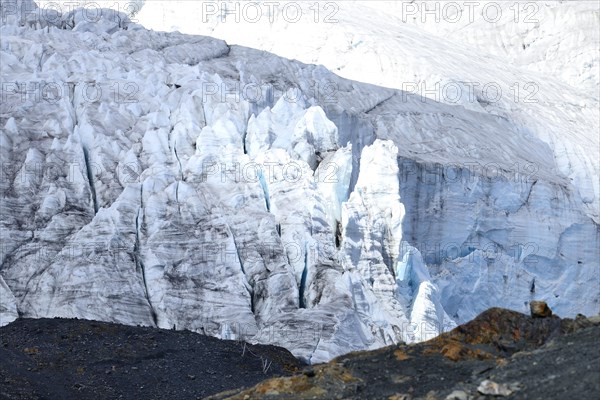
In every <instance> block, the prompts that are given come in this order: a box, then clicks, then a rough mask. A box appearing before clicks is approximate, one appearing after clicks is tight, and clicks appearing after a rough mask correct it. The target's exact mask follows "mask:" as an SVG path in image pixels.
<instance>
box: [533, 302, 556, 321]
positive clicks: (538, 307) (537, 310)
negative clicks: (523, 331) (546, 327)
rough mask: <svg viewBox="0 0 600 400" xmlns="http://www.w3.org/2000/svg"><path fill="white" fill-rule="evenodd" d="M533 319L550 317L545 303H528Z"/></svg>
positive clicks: (549, 311)
mask: <svg viewBox="0 0 600 400" xmlns="http://www.w3.org/2000/svg"><path fill="white" fill-rule="evenodd" d="M529 308H530V310H531V316H532V317H533V318H547V317H551V316H552V310H551V309H550V307H548V304H546V302H545V301H532V302H530V303H529Z"/></svg>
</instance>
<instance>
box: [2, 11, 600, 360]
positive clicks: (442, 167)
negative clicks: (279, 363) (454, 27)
mask: <svg viewBox="0 0 600 400" xmlns="http://www.w3.org/2000/svg"><path fill="white" fill-rule="evenodd" d="M4 4H5V3H3V6H4ZM6 4H8V3H6ZM17 4H24V3H22V2H19V3H17ZM27 4H28V5H27V6H28V7H29V6H31V4H30V3H27ZM77 15H80V17H81V14H77V13H75V14H74V15H73V18H74V20H75V21H77ZM28 18H30V19H29V20H27V22H26V23H23V19H20V18H13V16H9V17H8V18H6V19H5V20H3V23H2V26H1V27H0V29H1V31H0V33H1V35H2V38H3V39H2V48H1V51H2V59H3V70H2V74H3V75H2V78H3V82H4V83H3V86H2V93H1V94H2V98H3V102H2V104H1V105H0V126H1V127H2V130H1V132H0V141H1V142H0V143H1V144H2V146H1V147H0V156H1V161H2V181H1V186H0V189H1V191H2V196H1V197H0V202H1V204H0V206H1V208H0V209H1V210H2V214H1V219H0V222H1V223H2V228H3V229H2V230H1V231H0V234H1V237H2V243H3V247H2V250H3V251H2V254H1V257H2V258H1V259H2V264H1V268H0V276H1V279H0V296H1V300H2V303H1V306H0V322H1V323H2V324H5V323H8V322H9V321H10V320H12V319H14V318H16V317H17V314H20V315H22V316H25V317H53V316H60V317H77V318H88V319H97V320H105V321H114V322H121V323H126V324H134V325H135V324H140V325H149V326H158V327H163V328H172V327H173V326H175V328H176V329H190V330H193V331H196V332H199V333H205V334H209V335H214V336H217V337H221V338H226V339H245V340H250V341H254V342H261V343H273V344H278V345H282V346H285V347H287V348H288V349H290V350H291V351H292V352H293V353H294V354H295V355H297V356H298V357H301V358H302V359H304V360H306V361H309V362H313V363H314V362H321V361H326V360H329V359H331V358H332V357H334V356H336V355H339V354H342V353H345V352H348V351H351V350H361V349H371V348H377V347H381V346H384V345H388V344H392V343H396V342H398V341H401V340H402V341H407V342H410V341H418V340H424V339H427V338H430V337H432V336H434V335H437V334H439V333H440V332H441V331H443V330H445V329H449V328H451V327H452V326H454V325H455V323H456V322H464V321H466V320H468V319H470V318H472V317H473V316H474V315H476V314H477V313H478V312H480V311H483V310H484V309H485V308H487V307H491V306H504V307H509V308H513V309H516V310H519V311H526V310H527V302H528V301H530V300H531V299H538V298H542V299H545V300H547V301H548V303H549V305H550V306H551V307H552V308H553V309H554V310H555V311H556V312H557V313H558V314H559V315H564V316H567V315H574V314H576V313H578V312H583V313H586V314H597V313H598V300H599V294H598V260H599V258H600V255H599V253H598V252H599V250H598V249H599V247H600V246H598V241H599V240H600V239H599V236H600V235H599V233H598V232H599V228H598V224H597V221H598V219H597V218H598V214H597V211H594V205H595V204H597V202H598V198H597V192H598V191H597V186H594V184H593V182H594V178H597V176H598V164H597V159H595V158H594V156H595V154H594V145H595V144H597V140H598V139H597V137H596V136H594V135H593V134H591V132H595V131H594V130H593V128H594V127H595V126H596V125H595V124H597V122H594V120H593V118H592V117H591V116H592V111H590V109H589V108H588V107H587V106H586V104H587V103H586V102H587V101H588V100H589V98H588V97H585V96H583V97H577V96H579V95H578V94H576V93H574V92H569V90H568V87H567V86H566V85H564V84H562V83H560V82H550V83H549V84H548V86H546V87H545V88H546V89H552V90H543V91H540V94H539V96H540V101H539V103H538V104H537V105H529V104H521V103H511V104H508V103H500V104H496V105H492V106H490V105H489V104H488V105H482V104H480V103H477V104H472V103H468V104H466V106H457V105H453V104H445V103H444V102H436V101H432V100H429V101H426V102H424V101H423V98H421V97H420V96H418V95H414V94H410V93H406V92H402V91H398V90H395V89H391V88H385V87H378V86H373V85H368V84H364V83H360V82H354V81H349V80H345V79H342V78H340V77H338V76H336V75H334V74H332V73H331V72H329V71H327V70H326V69H325V68H323V67H322V66H315V65H307V64H302V63H300V62H296V61H291V60H288V59H284V58H280V57H278V56H275V55H273V54H269V53H266V52H263V51H259V50H253V49H249V48H244V47H238V46H230V45H228V44H227V43H225V42H223V41H221V40H217V39H211V38H207V37H200V36H191V35H184V34H180V33H164V32H153V31H147V30H146V29H144V28H143V27H141V26H139V25H136V24H135V23H131V24H127V25H123V24H119V23H116V25H115V20H114V19H113V18H111V17H110V16H107V18H106V20H103V21H104V22H102V23H98V24H96V25H86V24H84V23H86V22H89V21H86V20H85V18H84V19H83V20H80V21H79V22H77V23H75V25H74V26H72V27H70V28H68V29H59V28H58V26H60V27H61V28H65V27H66V25H65V26H63V25H58V26H57V25H53V24H49V23H47V21H46V22H45V23H44V21H40V20H39V19H38V20H36V19H35V18H36V14H35V13H34V14H31V15H29V16H28ZM357 18H358V17H357ZM111 23H112V25H111ZM78 27H79V28H78ZM405 35H407V36H405V37H406V38H407V39H406V40H409V39H410V40H412V41H415V40H422V41H423V43H424V44H423V48H425V49H429V50H427V51H431V52H435V53H436V54H447V53H451V52H452V51H454V50H456V48H453V47H452V46H450V49H440V48H439V45H437V44H435V43H437V42H436V41H434V40H432V39H431V38H428V37H427V36H426V35H425V34H422V33H419V34H416V33H414V30H412V29H411V30H407V31H406V32H405ZM411 35H413V36H411ZM456 54H457V56H456V59H455V60H454V61H453V62H455V63H457V65H458V64H460V65H462V66H461V68H460V69H457V71H459V72H460V73H464V74H468V73H470V72H468V71H471V70H477V71H479V72H478V73H480V74H484V75H482V76H483V77H484V78H485V76H486V75H485V74H489V76H490V77H491V76H495V77H496V78H497V77H498V76H500V77H501V78H502V79H501V82H502V84H503V85H505V86H508V85H509V82H511V80H512V79H513V78H514V77H521V76H523V75H522V72H521V71H520V70H515V69H511V68H510V67H508V66H503V67H502V70H501V71H500V72H498V70H496V69H493V68H492V67H489V66H483V64H482V63H481V60H479V61H477V59H475V60H474V61H473V60H472V58H474V57H471V58H470V56H471V55H470V54H464V52H463V53H461V52H460V51H458V50H457V53H456ZM473 62H477V63H479V64H476V65H475V64H472V63H473ZM5 66H6V68H5ZM432 68H433V67H432ZM467 78H468V76H467ZM469 79H470V78H469ZM481 79H483V78H481ZM486 79H487V78H486ZM490 79H491V78H490ZM23 85H24V86H23ZM332 85H333V86H332ZM332 87H333V88H334V89H335V91H334V92H333V93H334V94H335V97H334V100H335V101H334V102H332V101H331V100H332V98H331V94H332V92H331V88H332ZM554 89H555V90H554ZM323 90H324V91H323ZM557 93H560V95H559V94H557ZM565 93H566V94H565ZM563 96H564V98H563ZM573 99H579V100H581V102H579V103H578V102H577V101H575V102H571V100H573ZM577 104H583V105H577ZM571 113H580V116H581V118H578V119H576V120H572V119H571V118H570V117H569V115H570V114H571ZM578 115H579V114H578ZM596 147H597V146H596ZM482 160H485V161H482ZM595 160H596V161H595Z"/></svg>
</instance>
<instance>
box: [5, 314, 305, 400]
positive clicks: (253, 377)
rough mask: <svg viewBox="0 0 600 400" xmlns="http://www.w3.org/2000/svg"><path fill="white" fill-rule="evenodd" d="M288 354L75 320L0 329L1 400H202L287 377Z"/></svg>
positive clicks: (23, 322)
mask: <svg viewBox="0 0 600 400" xmlns="http://www.w3.org/2000/svg"><path fill="white" fill-rule="evenodd" d="M301 366H302V364H301V363H300V362H299V361H298V360H296V359H295V358H294V357H293V356H292V355H291V353H289V352H288V351H287V350H285V349H282V348H279V347H275V346H260V345H258V346H254V345H246V346H245V347H244V344H243V343H240V342H235V341H225V340H219V339H216V338H212V337H208V336H204V335H200V334H197V333H193V332H189V331H172V330H163V329H155V328H146V327H133V326H124V325H118V324H110V323H104V322H95V321H84V320H72V319H20V320H17V321H15V322H13V323H11V324H9V325H7V326H5V327H2V328H0V398H1V399H48V400H67V399H77V400H79V399H143V400H149V399H199V398H203V397H205V396H208V395H211V394H214V393H217V392H222V391H225V390H228V389H233V388H239V387H249V386H252V385H254V384H256V383H258V382H260V381H262V380H264V379H265V378H269V377H273V376H283V375H289V374H291V373H293V372H294V371H297V370H298V368H299V367H301Z"/></svg>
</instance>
